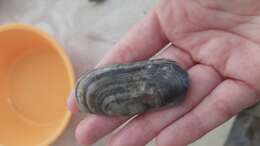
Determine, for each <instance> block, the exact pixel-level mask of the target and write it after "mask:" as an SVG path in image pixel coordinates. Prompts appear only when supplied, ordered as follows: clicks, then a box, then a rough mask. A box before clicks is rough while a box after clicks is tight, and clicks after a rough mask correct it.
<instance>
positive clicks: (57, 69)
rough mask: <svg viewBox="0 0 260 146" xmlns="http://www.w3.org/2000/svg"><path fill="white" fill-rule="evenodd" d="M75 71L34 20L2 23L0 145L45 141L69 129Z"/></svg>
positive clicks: (31, 145) (42, 143)
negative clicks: (34, 25)
mask: <svg viewBox="0 0 260 146" xmlns="http://www.w3.org/2000/svg"><path fill="white" fill-rule="evenodd" d="M73 86H74V73H73V70H72V66H71V63H70V61H69V59H68V57H67V56H66V54H65V52H64V50H63V49H62V48H61V47H60V46H59V45H58V43H57V42H55V41H54V39H52V38H50V37H49V36H48V35H47V34H45V33H44V32H42V31H40V30H38V29H36V28H33V27H32V26H30V25H24V24H10V25H3V26H0V115H1V118H0V146H47V145H49V144H51V143H52V142H53V141H54V140H55V139H56V138H57V137H58V136H59V135H60V134H61V133H62V131H63V130H64V129H65V127H66V125H67V124H68V121H69V119H70V116H71V113H70V112H69V111H68V110H67V108H66V100H67V97H68V95H69V92H70V91H71V89H72V88H73Z"/></svg>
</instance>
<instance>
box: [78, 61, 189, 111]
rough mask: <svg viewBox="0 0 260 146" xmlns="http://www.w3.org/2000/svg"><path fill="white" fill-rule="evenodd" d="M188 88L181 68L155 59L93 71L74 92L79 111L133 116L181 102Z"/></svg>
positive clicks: (170, 62)
mask: <svg viewBox="0 0 260 146" xmlns="http://www.w3.org/2000/svg"><path fill="white" fill-rule="evenodd" d="M188 87H189V77H188V74H187V72H186V71H185V70H184V69H182V68H181V67H180V66H179V65H177V64H176V62H174V61H171V60H167V59H156V60H147V61H140V62H134V63H129V64H116V65H111V66H108V67H104V68H98V69H95V70H93V71H91V72H89V73H87V74H84V75H83V76H82V77H81V78H80V79H79V81H78V82H77V87H76V92H75V93H76V98H77V103H78V105H79V107H80V110H81V111H84V112H89V113H94V114H102V115H112V116H115V115H116V116H133V115H136V114H140V113H143V112H145V111H148V110H151V109H157V108H159V107H163V106H166V105H175V104H177V103H181V102H182V101H183V100H184V99H185V96H186V93H187V91H188Z"/></svg>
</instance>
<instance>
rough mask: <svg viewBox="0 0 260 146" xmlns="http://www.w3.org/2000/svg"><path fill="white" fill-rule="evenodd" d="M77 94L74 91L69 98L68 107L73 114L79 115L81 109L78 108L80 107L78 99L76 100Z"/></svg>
mask: <svg viewBox="0 0 260 146" xmlns="http://www.w3.org/2000/svg"><path fill="white" fill-rule="evenodd" d="M74 93H75V92H74V91H73V92H72V93H71V94H70V96H69V98H68V101H67V106H68V108H69V110H70V111H71V112H72V113H77V112H79V108H78V105H77V103H76V98H75V94H74Z"/></svg>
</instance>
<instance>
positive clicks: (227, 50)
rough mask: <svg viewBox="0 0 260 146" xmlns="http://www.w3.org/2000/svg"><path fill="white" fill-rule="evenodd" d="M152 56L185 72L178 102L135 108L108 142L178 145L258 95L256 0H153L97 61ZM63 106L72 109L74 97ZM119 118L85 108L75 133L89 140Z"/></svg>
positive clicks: (113, 145)
mask: <svg viewBox="0 0 260 146" xmlns="http://www.w3.org/2000/svg"><path fill="white" fill-rule="evenodd" d="M169 42H172V44H173V45H171V46H170V47H168V48H167V49H166V50H164V51H163V52H162V53H160V54H159V55H157V56H156V57H157V58H168V59H172V60H175V61H177V62H178V63H179V64H180V65H181V66H182V67H183V68H185V69H186V70H187V71H188V73H189V76H190V79H191V83H192V84H191V87H190V89H189V93H188V96H187V100H186V101H185V102H184V104H183V105H182V106H178V107H175V108H171V109H166V110H162V111H157V112H148V113H145V114H142V115H140V116H138V117H136V118H135V119H133V120H131V121H130V122H128V123H127V124H126V125H125V126H124V127H123V128H121V129H120V130H119V131H118V132H116V133H115V134H114V135H113V136H112V138H111V139H110V141H109V145H110V146H143V145H145V144H146V143H148V142H149V141H150V140H151V139H153V138H156V140H157V145H158V146H186V145H188V144H190V143H192V142H194V141H195V140H197V139H199V138H200V137H201V136H203V135H205V134H206V133H208V132H209V131H211V130H212V129H214V128H216V127H217V126H219V125H221V124H222V123H224V122H225V121H227V120H228V119H230V118H231V117H232V116H234V115H235V114H237V113H238V112H240V111H241V110H243V109H245V108H247V107H249V106H251V105H253V104H255V103H256V102H258V101H259V99H260V98H259V97H260V95H259V92H260V1H259V0H246V1H245V0H229V1H225V0H161V1H160V3H159V4H158V5H157V6H156V7H155V8H154V9H153V10H151V12H150V13H149V14H148V15H147V16H146V17H145V18H144V19H143V20H142V21H141V22H140V23H139V24H137V25H136V26H135V27H133V28H132V29H131V30H130V31H129V32H128V33H127V34H126V36H125V37H124V38H123V39H122V40H121V41H120V42H119V43H118V44H117V45H116V46H115V49H114V50H113V51H112V52H111V53H110V54H108V55H107V56H106V57H105V58H104V59H103V60H102V61H101V63H100V64H99V66H104V65H107V64H113V63H122V62H133V61H137V60H143V59H148V58H150V57H152V56H154V55H155V54H156V53H157V52H159V51H160V50H161V49H162V48H163V47H164V46H165V45H166V44H168V43H169ZM68 104H69V108H70V109H71V110H72V111H74V112H77V111H78V109H77V106H76V104H75V99H74V97H71V98H70V100H69V103H68ZM127 120H128V119H127V118H121V117H120V118H111V117H102V116H96V115H90V116H88V117H87V118H86V119H85V120H83V121H82V122H81V123H80V124H79V126H78V128H77V130H76V137H77V139H78V141H79V142H80V143H83V144H93V143H95V142H96V141H97V140H99V139H100V138H101V137H103V136H105V135H107V134H108V133H110V132H112V130H114V129H115V128H117V127H119V126H120V125H121V124H123V123H124V122H126V121H127Z"/></svg>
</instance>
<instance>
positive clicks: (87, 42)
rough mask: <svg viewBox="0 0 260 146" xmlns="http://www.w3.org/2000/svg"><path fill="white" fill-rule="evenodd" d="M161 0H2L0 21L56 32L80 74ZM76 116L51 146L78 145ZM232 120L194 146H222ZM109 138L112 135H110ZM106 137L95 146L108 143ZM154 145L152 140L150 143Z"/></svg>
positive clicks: (90, 66) (77, 116)
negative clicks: (30, 25) (92, 1)
mask: <svg viewBox="0 0 260 146" xmlns="http://www.w3.org/2000/svg"><path fill="white" fill-rule="evenodd" d="M157 1H158V0H142V1H140V0H108V1H107V2H105V3H103V4H95V3H90V2H88V1H87V0H0V24H4V23H10V22H23V23H30V24H33V25H35V26H37V27H40V28H42V29H43V30H45V31H47V32H49V33H50V34H51V35H53V36H54V37H55V38H56V39H57V40H58V41H59V42H60V43H61V44H62V45H63V46H64V48H65V49H66V51H67V53H68V54H69V56H70V58H71V60H72V62H73V66H74V69H75V71H76V74H77V76H79V75H80V74H81V73H82V72H83V71H88V70H90V69H91V68H92V67H94V66H95V64H96V63H97V62H98V61H99V60H100V59H101V58H102V57H103V56H104V54H105V53H107V52H108V51H109V50H110V49H111V48H112V46H113V44H115V43H116V42H117V41H118V40H119V38H120V37H121V36H122V35H123V34H124V33H125V32H126V31H127V30H128V29H129V28H130V27H131V26H132V25H134V24H135V23H136V22H137V21H138V20H140V19H141V18H142V17H143V16H144V15H145V14H146V13H147V11H149V9H151V8H152V7H153V6H154V5H155V3H156V2H157ZM84 117H87V116H86V115H76V116H74V117H73V118H72V120H71V122H70V125H69V126H68V127H67V129H66V131H65V132H64V133H63V135H62V136H61V137H60V138H59V139H58V140H57V141H56V142H55V143H54V144H53V145H52V146H72V145H73V146H79V145H78V144H77V143H76V141H75V138H74V130H75V127H76V125H77V123H78V122H79V121H80V119H82V118H84ZM231 123H232V120H230V121H229V122H227V123H226V124H224V125H222V126H220V127H219V128H217V129H215V130H214V131H212V132H211V133H209V134H208V135H206V136H204V137H203V138H202V139H200V140H199V141H197V142H195V143H194V144H192V145H191V146H221V145H223V142H224V140H225V138H226V136H227V132H228V131H229V129H230V125H231ZM108 137H109V136H108ZM106 139H107V138H105V139H103V140H101V141H100V142H98V144H96V146H103V145H105V142H106ZM153 145H155V144H154V142H151V143H150V144H149V146H153Z"/></svg>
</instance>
